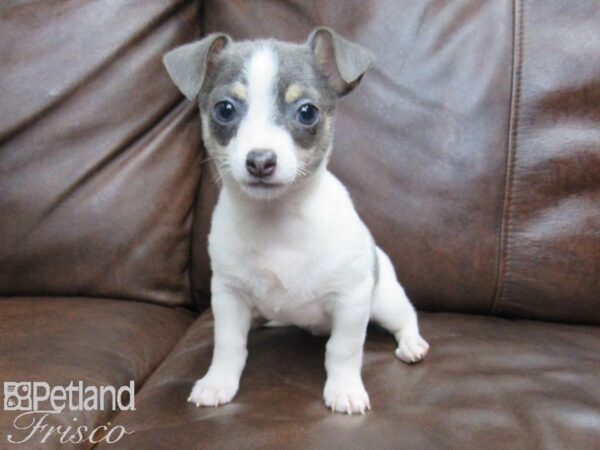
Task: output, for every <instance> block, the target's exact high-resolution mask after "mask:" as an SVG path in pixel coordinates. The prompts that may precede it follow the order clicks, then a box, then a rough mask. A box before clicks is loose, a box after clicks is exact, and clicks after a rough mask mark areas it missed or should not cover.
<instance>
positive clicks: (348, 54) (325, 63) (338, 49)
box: [308, 27, 374, 97]
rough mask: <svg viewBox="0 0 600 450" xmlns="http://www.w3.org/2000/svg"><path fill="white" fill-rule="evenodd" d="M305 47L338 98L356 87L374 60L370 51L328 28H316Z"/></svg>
mask: <svg viewBox="0 0 600 450" xmlns="http://www.w3.org/2000/svg"><path fill="white" fill-rule="evenodd" d="M308 45H309V47H310V49H311V50H312V52H313V55H314V56H315V59H316V60H317V64H318V65H319V67H320V68H321V70H322V71H323V73H324V74H325V75H326V76H327V79H328V80H329V84H330V86H331V87H332V88H333V90H334V91H335V92H336V94H337V95H338V96H339V97H341V96H342V95H346V94H347V93H349V92H350V91H351V90H352V89H354V88H355V87H356V86H357V85H358V83H359V82H360V80H361V78H362V76H363V75H364V74H365V72H366V71H367V69H369V67H370V66H371V64H372V63H373V60H374V56H373V54H372V53H371V52H370V51H369V50H367V49H366V48H363V47H361V46H360V45H357V44H354V43H352V42H350V41H348V40H346V39H344V38H343V37H341V36H340V35H339V34H337V33H336V32H335V31H333V30H332V29H331V28H326V27H321V28H317V29H315V30H314V31H313V32H312V33H311V34H310V37H309V38H308Z"/></svg>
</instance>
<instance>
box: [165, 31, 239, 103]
mask: <svg viewBox="0 0 600 450" xmlns="http://www.w3.org/2000/svg"><path fill="white" fill-rule="evenodd" d="M229 41H230V38H229V36H227V35H226V34H218V33H216V34H209V35H208V36H206V37H205V38H204V39H202V40H200V41H197V42H192V43H191V44H186V45H182V46H181V47H177V48H176V49H174V50H171V51H170V52H168V53H167V54H166V55H165V56H164V57H163V63H164V65H165V67H166V68H167V72H169V75H170V76H171V79H172V80H173V82H174V83H175V85H176V86H177V87H178V88H179V90H180V91H181V92H182V93H183V94H184V95H185V96H186V97H187V98H188V99H190V100H193V99H194V98H195V97H196V96H197V95H198V92H200V88H201V87H202V83H203V81H204V77H205V75H206V73H207V69H208V67H209V66H210V62H211V57H213V56H215V54H216V53H218V52H219V51H220V50H221V49H222V48H223V47H225V46H226V45H227V44H228V43H229Z"/></svg>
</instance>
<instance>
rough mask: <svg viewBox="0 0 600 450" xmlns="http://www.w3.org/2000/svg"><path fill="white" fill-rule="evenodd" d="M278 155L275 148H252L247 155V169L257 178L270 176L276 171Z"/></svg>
mask: <svg viewBox="0 0 600 450" xmlns="http://www.w3.org/2000/svg"><path fill="white" fill-rule="evenodd" d="M276 166H277V155H276V154H275V152H274V151H273V150H252V151H250V152H248V155H247V156H246V170H248V173H249V174H250V175H252V176H254V177H256V178H268V177H270V176H271V175H273V173H275V167H276Z"/></svg>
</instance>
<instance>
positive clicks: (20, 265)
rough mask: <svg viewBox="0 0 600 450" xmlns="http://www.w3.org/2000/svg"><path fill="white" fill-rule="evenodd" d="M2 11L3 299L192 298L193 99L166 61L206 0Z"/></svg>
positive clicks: (83, 0) (12, 6)
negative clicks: (185, 94)
mask: <svg viewBox="0 0 600 450" xmlns="http://www.w3.org/2000/svg"><path fill="white" fill-rule="evenodd" d="M8 3H9V4H8V5H6V4H4V5H3V6H2V8H0V41H1V42H2V57H1V58H0V73H1V74H2V76H0V98H1V99H2V100H1V101H0V105H1V106H0V192H1V193H2V194H1V195H0V217H2V219H1V220H0V236H1V238H0V296H1V295H4V296H7V295H13V296H15V295H21V296H24V295H56V296H68V295H74V296H89V297H106V298H120V299H123V298H128V299H136V300H145V301H154V302H157V303H163V304H171V305H174V304H184V303H188V302H189V277H188V272H187V268H188V265H189V246H190V233H191V222H192V214H191V212H192V209H193V203H194V197H195V191H196V186H197V183H198V179H199V176H200V169H199V158H200V155H199V152H198V151H197V147H198V144H199V137H200V136H199V132H198V123H197V118H196V114H195V112H194V111H193V109H194V107H193V106H192V105H189V104H188V103H187V102H184V101H182V97H181V95H180V94H179V91H178V90H177V88H176V87H175V86H174V85H173V83H172V82H171V80H170V79H169V76H168V74H167V72H166V70H165V69H164V67H163V65H162V62H161V58H162V55H163V54H164V53H165V52H166V51H168V50H169V49H171V48H173V47H176V46H177V45H179V44H181V43H183V42H187V41H189V40H193V39H194V37H195V36H196V35H197V32H198V27H197V7H198V5H197V4H196V2H193V1H183V0H168V1H165V0H151V1H149V0H136V1H130V2H89V1H87V0H69V1H64V2H62V1H61V2H58V3H57V2H8Z"/></svg>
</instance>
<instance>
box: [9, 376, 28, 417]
mask: <svg viewBox="0 0 600 450" xmlns="http://www.w3.org/2000/svg"><path fill="white" fill-rule="evenodd" d="M31 400H32V389H31V383H30V382H17V381H5V382H4V410H5V411H30V410H31Z"/></svg>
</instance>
